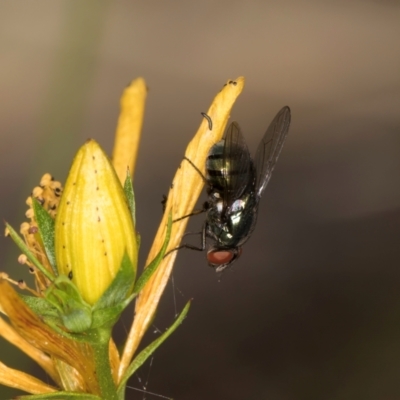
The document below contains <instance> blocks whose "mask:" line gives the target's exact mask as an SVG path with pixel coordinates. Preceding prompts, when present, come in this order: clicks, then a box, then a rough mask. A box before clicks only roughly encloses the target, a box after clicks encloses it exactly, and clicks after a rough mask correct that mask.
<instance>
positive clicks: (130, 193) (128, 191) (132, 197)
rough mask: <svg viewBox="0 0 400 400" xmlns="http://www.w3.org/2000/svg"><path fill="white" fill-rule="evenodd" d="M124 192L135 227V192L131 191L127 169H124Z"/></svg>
mask: <svg viewBox="0 0 400 400" xmlns="http://www.w3.org/2000/svg"><path fill="white" fill-rule="evenodd" d="M124 192H125V196H126V198H127V200H128V206H129V210H130V212H131V215H132V221H133V226H134V227H136V203H135V194H134V192H133V185H132V178H131V175H130V173H129V169H128V170H127V171H126V179H125V183H124Z"/></svg>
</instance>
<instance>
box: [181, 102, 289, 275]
mask: <svg viewBox="0 0 400 400" xmlns="http://www.w3.org/2000/svg"><path fill="white" fill-rule="evenodd" d="M290 117H291V116H290V108H289V107H287V106H286V107H283V108H282V109H281V110H280V111H279V112H278V114H277V115H276V116H275V118H274V119H273V120H272V122H271V124H270V125H269V127H268V129H267V131H266V132H265V134H264V136H263V138H262V140H261V142H260V144H259V145H258V147H257V152H256V156H255V159H254V160H253V159H252V158H251V156H250V153H249V150H248V148H247V145H246V142H245V141H244V138H243V135H242V133H241V130H240V127H239V124H238V123H237V122H232V123H231V124H230V125H229V127H228V129H227V132H226V134H225V138H224V139H222V140H220V141H219V142H217V143H216V144H214V145H213V146H212V147H211V149H210V151H209V153H208V156H207V160H206V176H205V177H204V176H203V174H202V173H201V172H200V170H199V169H198V168H197V167H196V166H195V165H194V164H193V163H192V162H191V161H190V160H189V159H187V158H186V160H187V161H188V162H189V163H190V164H191V165H192V166H193V167H194V168H195V169H196V170H197V171H198V172H199V173H200V174H201V175H202V177H203V179H204V180H205V183H206V185H207V195H208V200H207V202H206V203H205V204H204V207H203V210H202V211H204V212H206V213H207V214H206V220H205V223H204V225H203V229H202V232H201V238H202V240H201V247H196V246H193V245H190V244H183V245H181V246H179V247H178V248H183V247H186V248H190V249H194V250H201V251H203V250H205V248H206V239H207V238H208V239H211V240H213V241H214V244H213V245H212V246H211V247H210V248H209V250H208V251H207V261H208V264H209V265H210V266H211V267H213V268H215V270H216V272H222V271H223V270H224V269H226V268H227V267H229V266H230V265H231V264H232V263H233V262H234V261H236V260H237V259H238V258H239V257H240V255H241V254H242V246H243V244H244V243H246V242H247V240H248V239H249V238H250V236H251V234H252V232H253V230H254V228H255V224H256V221H257V213H258V205H259V202H260V198H261V196H262V194H263V192H264V190H265V188H266V186H267V184H268V182H269V180H270V179H271V174H272V171H273V170H274V167H275V164H276V162H277V160H278V157H279V154H280V153H281V150H282V147H283V143H284V142H285V139H286V136H287V133H288V130H289V125H290ZM198 213H199V212H194V213H193V214H198ZM193 214H190V215H193ZM185 217H188V216H185ZM185 217H181V218H179V219H182V218H185Z"/></svg>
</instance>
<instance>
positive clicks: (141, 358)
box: [118, 301, 191, 393]
mask: <svg viewBox="0 0 400 400" xmlns="http://www.w3.org/2000/svg"><path fill="white" fill-rule="evenodd" d="M190 303H191V302H190V301H189V302H187V303H186V306H185V307H184V309H183V310H182V312H181V313H180V315H179V316H178V318H177V319H176V320H175V322H174V323H173V324H172V325H171V326H170V327H169V328H168V329H167V330H166V331H165V332H164V333H163V334H162V335H161V336H160V337H159V338H157V339H156V340H154V342H152V343H151V344H150V345H149V346H147V347H146V348H145V349H143V350H142V351H141V352H140V353H139V354H138V355H137V356H136V358H135V359H134V360H133V361H132V362H131V364H130V365H129V367H128V369H127V370H126V372H125V374H124V376H123V377H122V379H121V382H120V384H119V386H118V393H120V392H121V391H123V390H125V385H126V383H127V382H128V379H129V378H130V377H131V376H132V375H133V374H134V373H135V372H136V370H137V369H138V368H139V367H141V366H142V364H143V363H144V362H145V361H146V360H147V359H148V358H149V357H150V356H151V355H152V354H153V353H154V351H155V350H156V349H157V348H158V347H159V346H160V345H161V344H162V343H163V342H164V341H165V340H166V339H167V338H168V337H169V336H170V335H171V334H172V332H174V331H175V330H176V328H177V327H178V326H179V325H180V324H181V323H182V321H183V320H184V319H185V317H186V314H187V313H188V311H189V308H190Z"/></svg>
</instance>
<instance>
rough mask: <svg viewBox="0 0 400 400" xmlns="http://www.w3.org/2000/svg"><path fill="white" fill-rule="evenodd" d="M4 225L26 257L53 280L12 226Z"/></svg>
mask: <svg viewBox="0 0 400 400" xmlns="http://www.w3.org/2000/svg"><path fill="white" fill-rule="evenodd" d="M6 227H7V229H8V230H9V232H10V236H11V238H12V240H14V243H15V244H16V245H17V246H18V247H19V249H20V250H21V251H22V252H23V253H24V254H25V255H26V256H27V257H28V260H29V261H30V262H31V263H32V264H33V265H34V266H35V267H36V268H37V269H38V270H39V271H40V272H41V273H42V274H43V275H44V276H45V277H46V278H47V279H48V280H49V281H51V282H53V281H54V276H53V275H51V274H50V272H49V271H47V269H46V268H45V267H44V266H43V265H42V264H41V263H40V262H39V260H38V259H37V258H36V257H35V256H34V255H33V253H32V252H31V251H30V250H29V248H28V246H27V245H26V244H25V242H24V241H23V240H22V239H21V237H20V236H19V235H18V233H17V232H16V231H15V230H14V229H13V228H12V226H11V225H9V224H7V223H6Z"/></svg>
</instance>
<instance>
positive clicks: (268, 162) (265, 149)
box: [255, 106, 290, 196]
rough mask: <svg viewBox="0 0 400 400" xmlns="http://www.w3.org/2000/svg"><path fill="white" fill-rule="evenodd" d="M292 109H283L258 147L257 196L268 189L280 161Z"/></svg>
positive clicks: (256, 159)
mask: <svg viewBox="0 0 400 400" xmlns="http://www.w3.org/2000/svg"><path fill="white" fill-rule="evenodd" d="M289 125H290V108H289V107H287V106H286V107H283V108H282V109H281V110H280V111H279V112H278V114H276V116H275V118H274V119H273V120H272V122H271V124H270V125H269V127H268V129H267V131H266V132H265V135H264V137H263V138H262V140H261V143H260V144H259V145H258V148H257V152H256V158H255V167H256V194H257V196H261V195H262V192H263V191H264V189H265V188H266V186H267V184H268V182H269V180H270V178H271V174H272V171H273V170H274V167H275V164H276V162H277V161H278V157H279V154H280V153H281V150H282V147H283V143H284V141H285V139H286V135H287V133H288V131H289Z"/></svg>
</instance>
